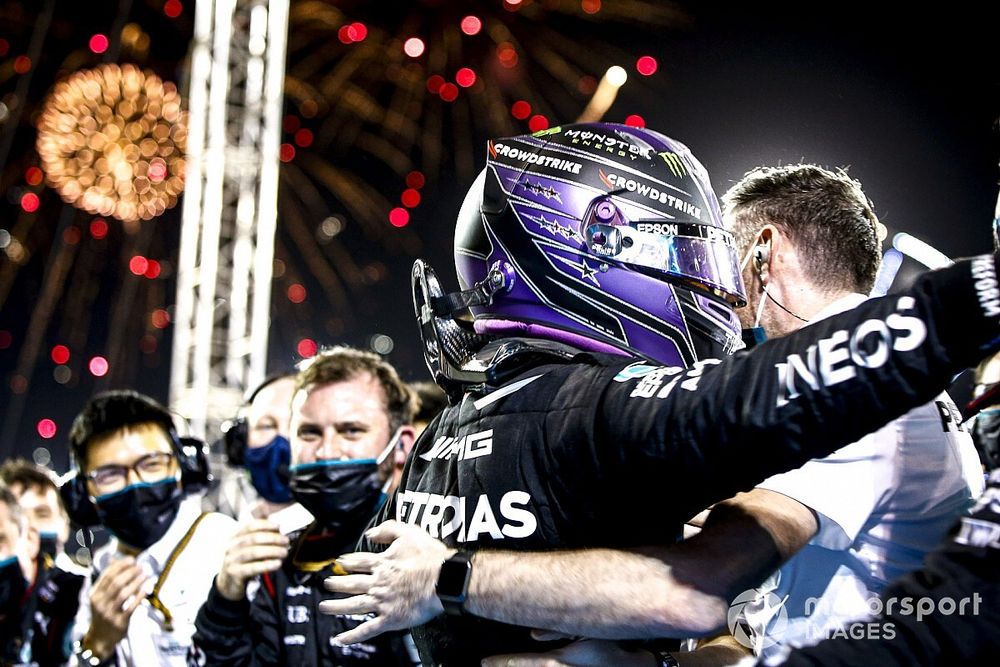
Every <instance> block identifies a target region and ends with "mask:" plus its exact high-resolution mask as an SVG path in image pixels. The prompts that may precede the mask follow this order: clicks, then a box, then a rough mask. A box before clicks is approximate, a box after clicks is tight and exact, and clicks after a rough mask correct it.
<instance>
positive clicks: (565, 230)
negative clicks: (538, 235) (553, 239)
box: [524, 213, 583, 242]
mask: <svg viewBox="0 0 1000 667" xmlns="http://www.w3.org/2000/svg"><path fill="white" fill-rule="evenodd" d="M524 217H525V218H527V219H528V220H531V221H532V222H534V223H535V224H537V225H538V226H539V227H541V228H542V229H544V230H545V231H547V232H548V233H549V234H552V235H554V236H561V237H563V238H564V239H566V240H567V241H568V240H570V239H577V240H579V241H581V242H582V241H583V237H582V236H580V232H578V231H577V230H575V229H573V228H572V227H570V226H568V225H560V224H559V221H558V220H549V219H548V218H546V217H545V216H544V215H543V214H541V213H539V214H538V215H530V214H528V213H525V214H524Z"/></svg>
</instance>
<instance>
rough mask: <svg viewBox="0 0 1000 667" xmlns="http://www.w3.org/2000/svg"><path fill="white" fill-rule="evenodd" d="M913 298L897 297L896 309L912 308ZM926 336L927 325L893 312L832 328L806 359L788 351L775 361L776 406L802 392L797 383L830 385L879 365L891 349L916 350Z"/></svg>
mask: <svg viewBox="0 0 1000 667" xmlns="http://www.w3.org/2000/svg"><path fill="white" fill-rule="evenodd" d="M914 305H916V301H915V300H914V299H913V297H909V296H904V297H900V299H899V301H897V303H896V309H897V310H901V311H905V310H912V309H913V307H914ZM926 338H927V325H926V324H924V321H923V320H921V319H920V318H918V317H912V316H909V315H901V314H899V313H893V314H892V315H889V316H888V317H887V318H885V321H882V320H875V319H872V320H865V321H864V322H862V323H861V324H859V325H858V326H857V327H855V329H854V330H853V331H846V330H840V331H834V332H833V333H832V334H830V335H829V336H828V337H826V338H823V339H822V340H820V341H818V342H817V343H816V344H815V345H810V346H809V348H808V349H807V350H806V354H805V358H803V357H802V355H800V354H790V355H788V358H787V360H786V361H784V362H781V363H778V364H775V368H777V371H778V384H779V388H778V399H777V404H778V407H781V406H783V405H786V404H788V402H789V401H792V400H795V399H796V398H798V397H799V396H800V395H801V392H800V391H799V389H798V387H797V384H798V383H799V382H804V383H805V384H806V385H808V386H809V388H810V389H812V390H814V391H818V390H819V389H820V387H832V386H833V385H835V384H839V383H841V382H844V381H846V380H850V379H852V378H854V377H856V376H857V374H858V371H857V369H858V368H859V367H860V368H881V367H882V366H884V365H885V363H886V362H887V361H888V360H889V355H890V352H891V351H896V352H909V351H911V350H915V349H916V348H917V347H919V346H920V344H921V343H923V342H924V340H925V339H926Z"/></svg>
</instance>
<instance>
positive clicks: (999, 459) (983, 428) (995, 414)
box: [972, 408, 1000, 470]
mask: <svg viewBox="0 0 1000 667" xmlns="http://www.w3.org/2000/svg"><path fill="white" fill-rule="evenodd" d="M972 440H973V442H975V443H976V451H977V452H979V458H980V459H981V460H982V462H983V465H985V466H986V469H987V470H992V469H993V468H996V467H997V466H1000V409H998V408H987V409H986V410H982V411H980V412H979V414H977V415H976V421H975V422H973V425H972Z"/></svg>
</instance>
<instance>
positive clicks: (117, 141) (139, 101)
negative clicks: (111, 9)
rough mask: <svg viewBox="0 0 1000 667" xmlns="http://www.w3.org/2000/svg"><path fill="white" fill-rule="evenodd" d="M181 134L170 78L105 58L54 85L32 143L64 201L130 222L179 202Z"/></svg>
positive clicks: (183, 130) (183, 136) (177, 101)
mask: <svg viewBox="0 0 1000 667" xmlns="http://www.w3.org/2000/svg"><path fill="white" fill-rule="evenodd" d="M186 136H187V129H186V123H185V118H184V114H183V113H182V112H181V99H180V95H178V93H177V89H176V87H175V86H174V84H172V83H169V82H167V83H164V82H163V81H162V80H161V79H160V78H159V77H158V76H156V75H155V74H153V73H152V72H148V71H147V72H143V71H142V70H140V69H139V68H138V67H136V66H135V65H123V66H121V67H119V66H118V65H114V64H109V65H101V66H100V67H98V68H96V69H91V70H82V71H79V72H76V73H74V74H73V75H72V76H70V77H68V78H67V79H65V80H64V81H61V82H60V83H58V84H57V85H56V87H55V89H54V90H53V91H52V93H51V95H50V96H49V98H48V99H47V100H46V101H45V103H44V104H43V107H42V113H41V117H40V120H39V123H38V144H37V148H38V154H39V156H40V157H41V161H42V168H43V170H44V171H45V175H46V180H47V182H48V184H49V185H50V186H52V187H53V188H54V189H55V190H56V191H58V192H59V194H60V195H61V196H62V198H63V200H65V201H67V202H69V203H71V204H73V205H75V206H77V207H78V208H82V209H83V210H85V211H88V212H90V213H94V214H97V215H104V216H114V217H115V218H118V219H119V220H121V221H123V222H126V223H130V222H136V221H138V220H140V219H141V220H151V219H152V218H154V217H156V216H159V215H162V214H163V212H164V211H166V210H167V209H168V208H171V207H172V206H173V205H174V204H176V203H177V196H178V195H179V194H180V193H181V190H183V188H184V181H183V175H184V157H183V156H184V144H185V139H186Z"/></svg>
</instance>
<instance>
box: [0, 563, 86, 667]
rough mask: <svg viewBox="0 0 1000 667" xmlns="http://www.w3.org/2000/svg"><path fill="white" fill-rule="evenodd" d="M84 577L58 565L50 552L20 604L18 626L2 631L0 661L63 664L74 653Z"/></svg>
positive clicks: (46, 665)
mask: <svg viewBox="0 0 1000 667" xmlns="http://www.w3.org/2000/svg"><path fill="white" fill-rule="evenodd" d="M83 579H84V578H83V577H82V576H80V575H78V574H73V573H72V572H66V571H65V570H62V569H61V568H59V567H57V566H56V565H55V564H54V563H53V561H52V559H51V558H50V557H49V556H47V555H44V554H43V555H41V556H40V557H39V559H38V574H37V575H36V577H35V581H34V583H33V584H32V585H31V588H30V590H29V591H28V594H27V597H26V599H25V602H24V605H23V606H22V607H21V618H20V626H19V628H16V629H15V628H9V631H6V630H0V636H2V637H3V650H2V656H0V664H4V665H7V664H11V665H19V664H30V665H38V667H54V666H56V665H64V664H66V662H67V660H69V656H70V654H71V653H72V642H71V641H70V637H69V633H70V629H71V628H72V626H73V619H74V617H75V616H76V610H77V607H78V605H79V595H80V588H81V587H82V586H83Z"/></svg>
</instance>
